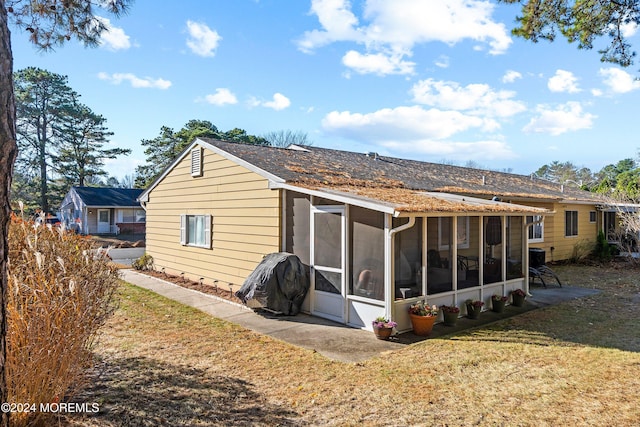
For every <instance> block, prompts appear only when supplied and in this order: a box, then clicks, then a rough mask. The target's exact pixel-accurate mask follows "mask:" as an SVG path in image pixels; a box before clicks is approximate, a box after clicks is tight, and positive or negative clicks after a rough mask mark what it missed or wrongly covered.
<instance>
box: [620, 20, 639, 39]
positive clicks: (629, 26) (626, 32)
mask: <svg viewBox="0 0 640 427" xmlns="http://www.w3.org/2000/svg"><path fill="white" fill-rule="evenodd" d="M620 29H621V31H622V36H623V37H625V38H629V37H633V36H634V35H635V34H636V33H637V32H638V24H636V23H635V22H628V23H626V24H625V23H622V24H621V25H620Z"/></svg>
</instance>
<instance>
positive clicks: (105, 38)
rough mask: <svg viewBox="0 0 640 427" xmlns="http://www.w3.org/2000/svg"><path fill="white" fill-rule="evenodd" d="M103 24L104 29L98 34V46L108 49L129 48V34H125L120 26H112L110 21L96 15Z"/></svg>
mask: <svg viewBox="0 0 640 427" xmlns="http://www.w3.org/2000/svg"><path fill="white" fill-rule="evenodd" d="M96 19H98V20H99V21H100V22H102V24H103V25H104V26H105V28H106V29H105V31H103V32H102V34H100V46H104V47H106V48H107V49H109V50H121V49H129V48H130V47H131V42H130V41H129V36H128V35H126V34H125V32H124V30H123V29H122V28H118V27H114V26H113V25H111V21H110V20H109V19H107V18H103V17H101V16H98V17H96Z"/></svg>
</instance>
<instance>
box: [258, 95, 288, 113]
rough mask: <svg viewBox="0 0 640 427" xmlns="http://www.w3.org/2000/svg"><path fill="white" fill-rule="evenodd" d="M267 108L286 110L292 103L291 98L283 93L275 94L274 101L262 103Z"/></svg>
mask: <svg viewBox="0 0 640 427" xmlns="http://www.w3.org/2000/svg"><path fill="white" fill-rule="evenodd" d="M262 105H263V106H265V107H267V108H273V109H274V110H276V111H280V110H284V109H285V108H287V107H289V106H290V105H291V101H290V100H289V98H287V97H286V96H284V95H283V94H281V93H275V94H273V101H269V102H265V103H263V104H262Z"/></svg>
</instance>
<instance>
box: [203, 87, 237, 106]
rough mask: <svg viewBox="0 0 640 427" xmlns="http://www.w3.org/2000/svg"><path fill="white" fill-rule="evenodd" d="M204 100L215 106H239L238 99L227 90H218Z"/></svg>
mask: <svg viewBox="0 0 640 427" xmlns="http://www.w3.org/2000/svg"><path fill="white" fill-rule="evenodd" d="M204 99H205V100H206V101H207V102H208V103H209V104H213V105H218V106H223V105H228V104H237V103H238V98H236V96H235V95H234V94H233V93H232V92H231V91H230V90H229V89H226V88H220V87H219V88H217V89H216V93H214V94H210V95H207V96H205V97H204Z"/></svg>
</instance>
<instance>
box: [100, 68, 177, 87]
mask: <svg viewBox="0 0 640 427" xmlns="http://www.w3.org/2000/svg"><path fill="white" fill-rule="evenodd" d="M98 78H99V79H100V80H106V81H109V82H111V83H113V84H115V85H119V84H120V83H122V82H124V81H128V82H129V83H130V84H131V87H134V88H153V89H169V88H170V87H171V82H170V81H169V80H164V79H154V78H151V77H144V78H140V77H137V76H136V75H134V74H132V73H114V74H108V73H104V72H100V73H98Z"/></svg>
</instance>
